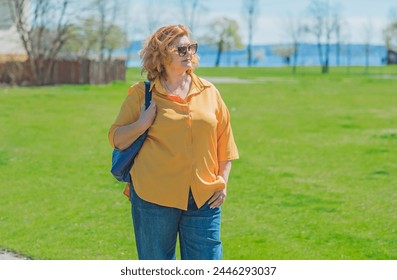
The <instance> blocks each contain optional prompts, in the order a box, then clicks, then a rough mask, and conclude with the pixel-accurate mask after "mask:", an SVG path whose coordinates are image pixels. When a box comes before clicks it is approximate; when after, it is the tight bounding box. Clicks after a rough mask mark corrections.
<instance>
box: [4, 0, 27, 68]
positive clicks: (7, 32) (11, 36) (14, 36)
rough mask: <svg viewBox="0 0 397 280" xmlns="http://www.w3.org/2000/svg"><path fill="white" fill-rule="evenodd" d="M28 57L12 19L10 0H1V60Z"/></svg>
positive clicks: (20, 59)
mask: <svg viewBox="0 0 397 280" xmlns="http://www.w3.org/2000/svg"><path fill="white" fill-rule="evenodd" d="M26 59H27V54H26V52H25V49H24V47H23V45H22V41H21V39H20V38H19V35H18V32H17V29H16V24H15V23H14V22H13V20H12V17H11V12H10V8H9V3H8V0H0V62H1V61H9V60H17V61H24V60H26Z"/></svg>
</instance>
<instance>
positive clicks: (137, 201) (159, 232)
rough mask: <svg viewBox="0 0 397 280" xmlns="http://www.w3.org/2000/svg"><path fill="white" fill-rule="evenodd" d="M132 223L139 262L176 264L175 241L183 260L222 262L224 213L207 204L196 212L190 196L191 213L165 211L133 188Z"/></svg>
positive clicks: (187, 211)
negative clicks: (145, 199) (158, 261)
mask: <svg viewBox="0 0 397 280" xmlns="http://www.w3.org/2000/svg"><path fill="white" fill-rule="evenodd" d="M131 204H132V219H133V223H134V232H135V241H136V247H137V250H138V258H139V259H140V260H174V259H176V256H175V247H176V240H177V236H178V233H179V244H180V251H181V259H182V260H220V259H222V242H221V240H220V225H221V209H220V207H218V208H215V209H211V208H210V207H209V205H208V203H206V204H205V205H203V206H202V207H201V208H199V209H198V208H197V206H196V203H195V202H194V199H193V196H192V194H191V192H190V193H189V203H188V209H187V210H186V211H184V210H180V209H177V208H171V207H164V206H160V205H157V204H153V203H150V202H147V201H144V200H142V199H141V198H140V197H138V195H137V194H136V192H135V191H134V188H133V187H132V185H131Z"/></svg>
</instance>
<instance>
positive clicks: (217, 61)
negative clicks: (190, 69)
mask: <svg viewBox="0 0 397 280" xmlns="http://www.w3.org/2000/svg"><path fill="white" fill-rule="evenodd" d="M222 51H223V41H219V42H218V52H217V54H216V61H215V66H216V67H218V66H219V64H220V62H221V55H222Z"/></svg>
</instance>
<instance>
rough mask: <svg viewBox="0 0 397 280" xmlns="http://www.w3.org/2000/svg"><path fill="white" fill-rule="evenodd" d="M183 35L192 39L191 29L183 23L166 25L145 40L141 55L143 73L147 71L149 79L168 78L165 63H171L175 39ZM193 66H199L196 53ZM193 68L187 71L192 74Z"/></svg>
mask: <svg viewBox="0 0 397 280" xmlns="http://www.w3.org/2000/svg"><path fill="white" fill-rule="evenodd" d="M182 36H187V37H188V38H189V39H190V31H189V29H188V28H187V27H185V26H183V25H180V24H179V25H166V26H163V27H161V28H159V29H158V30H157V31H155V32H154V33H153V34H152V35H150V36H149V38H148V39H147V40H146V41H145V43H144V45H143V48H142V50H141V51H140V57H141V60H142V71H141V74H143V73H144V72H147V79H148V80H149V81H151V82H152V81H154V80H155V79H156V78H157V77H160V78H162V79H164V80H166V79H167V73H166V72H165V67H164V65H167V64H170V63H171V59H172V58H171V52H173V51H175V46H174V45H173V41H174V40H175V39H176V38H178V37H182ZM192 64H193V68H194V67H196V66H198V56H197V54H194V55H193V57H192ZM192 71H193V69H189V70H187V71H186V72H187V73H188V74H190V73H191V72H192Z"/></svg>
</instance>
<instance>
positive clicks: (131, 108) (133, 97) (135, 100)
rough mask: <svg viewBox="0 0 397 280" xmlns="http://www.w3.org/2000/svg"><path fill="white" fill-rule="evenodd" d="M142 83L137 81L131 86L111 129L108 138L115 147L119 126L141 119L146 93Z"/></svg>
mask: <svg viewBox="0 0 397 280" xmlns="http://www.w3.org/2000/svg"><path fill="white" fill-rule="evenodd" d="M142 84H143V83H137V84H135V85H133V86H131V87H130V88H129V90H128V96H127V97H126V98H125V100H124V102H123V104H122V105H121V108H120V111H119V114H118V115H117V117H116V120H115V121H114V123H113V124H112V126H111V127H110V129H109V132H108V139H109V143H110V145H111V146H112V147H113V148H114V147H115V145H114V134H115V133H116V130H117V128H119V127H121V126H124V125H128V124H131V123H133V122H136V121H137V120H138V119H139V116H140V113H141V106H142V104H143V95H144V91H143V85H142Z"/></svg>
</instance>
